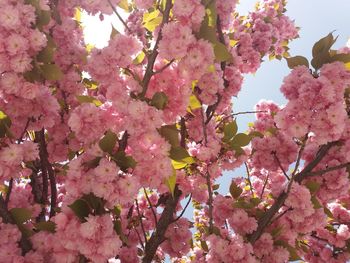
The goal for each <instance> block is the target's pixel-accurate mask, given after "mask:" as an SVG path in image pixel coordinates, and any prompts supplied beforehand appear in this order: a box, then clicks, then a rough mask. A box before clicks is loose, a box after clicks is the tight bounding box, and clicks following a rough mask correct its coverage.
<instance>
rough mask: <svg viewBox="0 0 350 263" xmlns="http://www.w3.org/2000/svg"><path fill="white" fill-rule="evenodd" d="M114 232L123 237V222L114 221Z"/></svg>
mask: <svg viewBox="0 0 350 263" xmlns="http://www.w3.org/2000/svg"><path fill="white" fill-rule="evenodd" d="M114 231H115V232H116V233H117V234H118V235H121V234H122V233H123V232H122V222H121V221H120V220H119V219H118V220H115V221H114Z"/></svg>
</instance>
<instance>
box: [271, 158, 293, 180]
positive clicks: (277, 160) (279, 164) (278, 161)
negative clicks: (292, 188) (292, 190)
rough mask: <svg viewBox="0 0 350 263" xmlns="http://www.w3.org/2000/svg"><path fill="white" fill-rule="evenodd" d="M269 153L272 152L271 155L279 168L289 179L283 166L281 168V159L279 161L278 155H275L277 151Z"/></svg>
mask: <svg viewBox="0 0 350 263" xmlns="http://www.w3.org/2000/svg"><path fill="white" fill-rule="evenodd" d="M271 154H272V155H273V157H274V158H275V161H276V162H277V164H278V166H279V168H280V169H281V170H282V172H283V174H284V176H285V177H286V178H287V180H288V181H289V180H290V178H289V176H288V174H287V173H286V171H285V170H284V168H283V166H282V164H281V161H280V159H279V158H278V156H277V153H276V152H272V153H271Z"/></svg>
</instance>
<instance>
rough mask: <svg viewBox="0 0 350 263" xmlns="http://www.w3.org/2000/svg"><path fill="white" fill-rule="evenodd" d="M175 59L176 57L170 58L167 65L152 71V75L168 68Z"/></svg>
mask: <svg viewBox="0 0 350 263" xmlns="http://www.w3.org/2000/svg"><path fill="white" fill-rule="evenodd" d="M174 61H175V59H172V60H170V61H169V62H168V63H167V64H166V65H164V66H163V67H162V68H161V69H159V70H156V71H154V72H153V73H152V75H153V76H154V75H156V74H159V73H162V72H163V71H164V70H166V69H167V68H168V67H170V65H171V64H172V63H173V62H174Z"/></svg>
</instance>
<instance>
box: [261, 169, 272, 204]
mask: <svg viewBox="0 0 350 263" xmlns="http://www.w3.org/2000/svg"><path fill="white" fill-rule="evenodd" d="M269 176H270V174H267V176H266V178H265V181H264V185H263V189H262V190H261V194H260V199H262V198H263V195H264V192H265V188H266V185H267V182H268V180H269Z"/></svg>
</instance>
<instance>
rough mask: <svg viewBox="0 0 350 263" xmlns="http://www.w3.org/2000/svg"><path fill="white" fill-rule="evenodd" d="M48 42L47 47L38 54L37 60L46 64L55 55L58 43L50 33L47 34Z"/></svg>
mask: <svg viewBox="0 0 350 263" xmlns="http://www.w3.org/2000/svg"><path fill="white" fill-rule="evenodd" d="M46 38H47V44H46V47H45V48H44V49H43V50H41V51H40V52H39V53H38V55H37V60H38V61H40V62H43V63H46V64H49V63H51V62H52V60H53V55H54V54H55V51H56V44H55V42H54V40H53V38H52V37H51V36H49V35H46Z"/></svg>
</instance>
